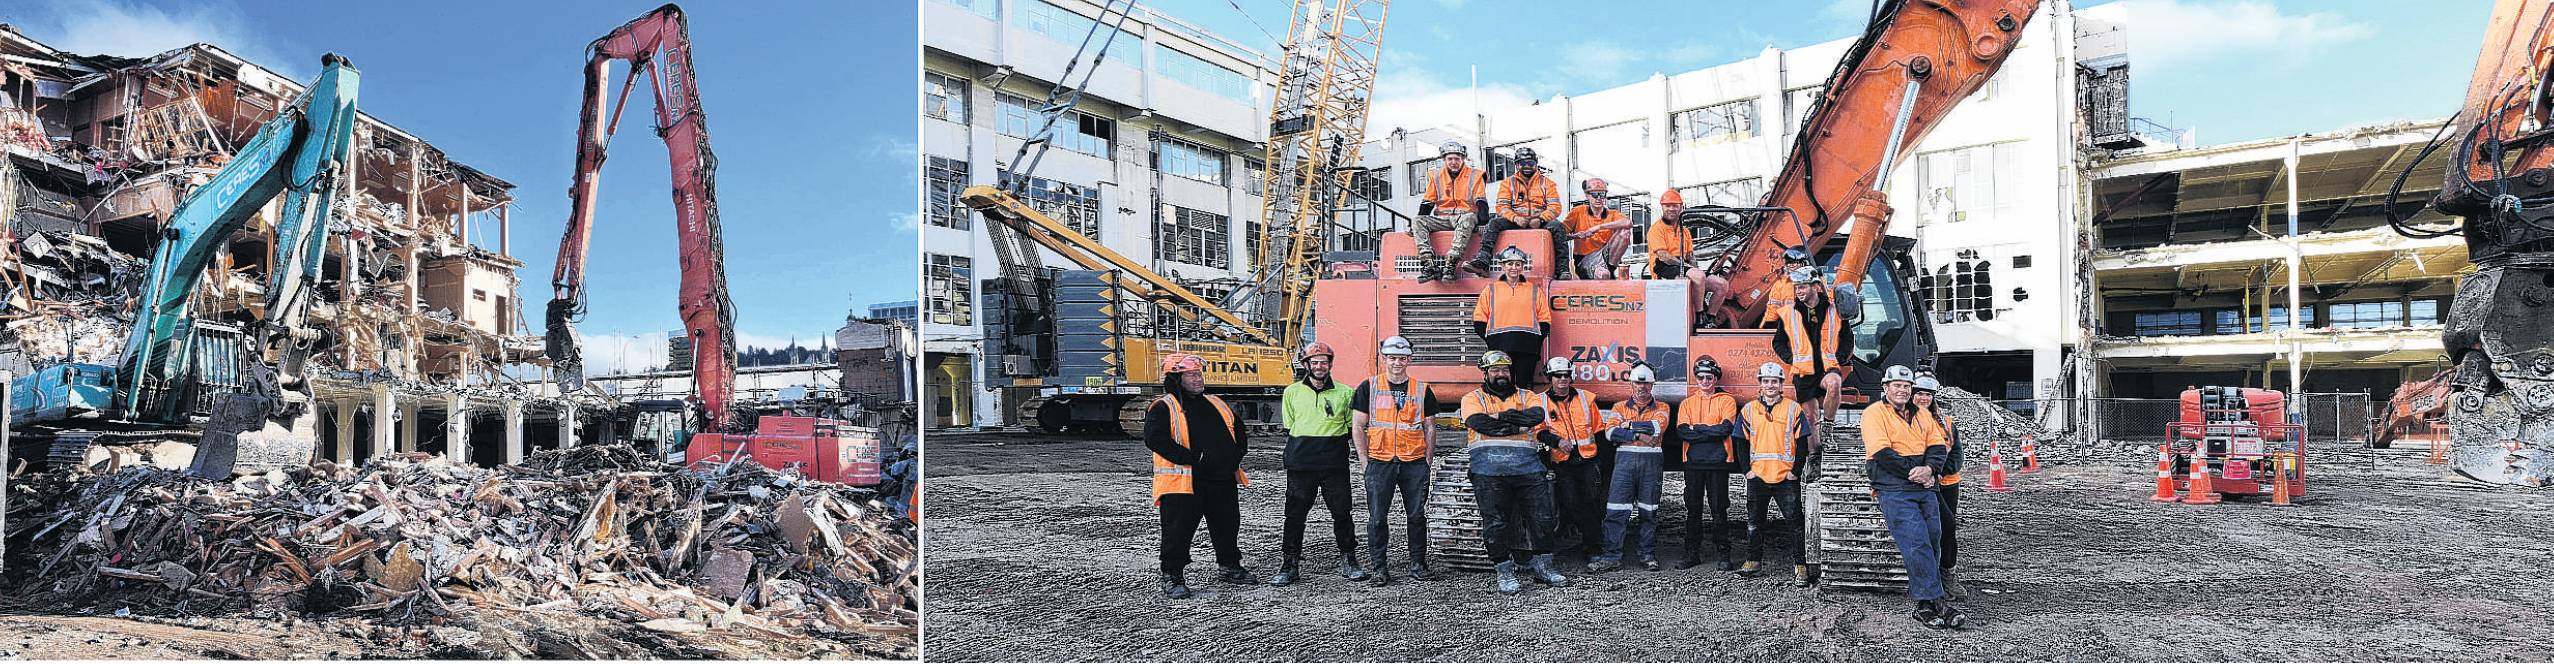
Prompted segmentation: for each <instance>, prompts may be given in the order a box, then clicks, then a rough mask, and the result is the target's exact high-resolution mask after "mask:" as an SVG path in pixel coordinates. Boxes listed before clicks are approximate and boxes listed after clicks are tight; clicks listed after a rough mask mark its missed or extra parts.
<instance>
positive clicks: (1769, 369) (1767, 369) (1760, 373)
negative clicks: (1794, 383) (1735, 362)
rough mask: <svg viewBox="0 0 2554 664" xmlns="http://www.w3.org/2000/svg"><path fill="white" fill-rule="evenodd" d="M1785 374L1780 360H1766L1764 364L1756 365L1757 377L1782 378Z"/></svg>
mask: <svg viewBox="0 0 2554 664" xmlns="http://www.w3.org/2000/svg"><path fill="white" fill-rule="evenodd" d="M1784 375H1785V374H1784V373H1783V370H1782V363H1779V362H1766V363H1765V364H1764V365H1763V366H1759V367H1756V377H1757V378H1781V377H1783V376H1784Z"/></svg>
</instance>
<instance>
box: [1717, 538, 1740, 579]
mask: <svg viewBox="0 0 2554 664" xmlns="http://www.w3.org/2000/svg"><path fill="white" fill-rule="evenodd" d="M1734 569H1738V562H1737V561H1736V560H1735V559H1733V558H1730V557H1729V545H1728V544H1722V545H1720V571H1723V572H1727V571H1730V570H1734Z"/></svg>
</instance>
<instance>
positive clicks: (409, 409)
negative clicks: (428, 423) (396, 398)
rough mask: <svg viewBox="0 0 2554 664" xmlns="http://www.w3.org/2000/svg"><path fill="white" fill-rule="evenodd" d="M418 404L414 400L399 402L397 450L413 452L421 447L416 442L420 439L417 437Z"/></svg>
mask: <svg viewBox="0 0 2554 664" xmlns="http://www.w3.org/2000/svg"><path fill="white" fill-rule="evenodd" d="M418 405H419V404H418V403H417V402H415V401H407V402H402V403H400V404H399V451H401V452H415V451H417V450H418V448H420V447H423V446H422V445H419V444H418V441H419V440H420V439H419V438H418V437H417V420H418V417H417V411H418V408H417V406H418Z"/></svg>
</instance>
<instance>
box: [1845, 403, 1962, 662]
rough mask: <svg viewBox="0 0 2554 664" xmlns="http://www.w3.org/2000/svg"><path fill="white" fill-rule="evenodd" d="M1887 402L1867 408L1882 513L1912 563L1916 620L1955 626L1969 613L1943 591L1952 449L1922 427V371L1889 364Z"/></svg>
mask: <svg viewBox="0 0 2554 664" xmlns="http://www.w3.org/2000/svg"><path fill="white" fill-rule="evenodd" d="M1880 397H1881V400H1880V401H1879V402H1878V403H1874V404H1871V407H1869V408H1865V409H1863V411H1862V455H1863V465H1864V468H1865V469H1866V470H1867V471H1868V472H1869V473H1870V476H1871V489H1872V491H1874V492H1877V493H1878V494H1879V495H1880V516H1881V518H1882V519H1883V520H1885V521H1887V522H1888V525H1889V537H1890V539H1894V540H1897V544H1898V558H1899V560H1901V561H1902V562H1903V563H1904V564H1905V565H1906V568H1907V596H1908V597H1909V598H1911V599H1914V600H1915V602H1916V608H1915V618H1916V621H1917V622H1921V623H1924V625H1925V626H1926V627H1933V628H1936V629H1952V628H1956V627H1959V626H1961V625H1964V624H1967V622H1968V619H1967V617H1965V616H1963V615H1961V613H1960V610H1959V609H1958V608H1955V607H1953V606H1951V602H1950V599H1949V597H1948V594H1949V593H1948V592H1946V591H1945V590H1943V588H1942V560H1941V556H1940V553H1941V549H1940V548H1939V546H1940V543H1941V540H1942V494H1941V493H1940V489H1941V482H1942V479H1941V478H1942V472H1943V471H1944V470H1945V469H1946V468H1947V467H1948V466H1949V462H1950V458H1949V457H1950V451H1951V450H1950V447H1949V446H1947V445H1943V444H1942V443H1940V442H1938V441H1936V440H1934V436H1933V433H1932V432H1929V431H1926V430H1925V429H1926V428H1925V427H1924V426H1923V425H1922V424H1920V422H1922V421H1923V416H1922V415H1921V414H1919V413H1918V412H1917V411H1916V406H1915V371H1914V370H1912V369H1908V368H1906V367H1905V366H1892V367H1889V370H1888V372H1887V373H1884V374H1882V378H1881V388H1880Z"/></svg>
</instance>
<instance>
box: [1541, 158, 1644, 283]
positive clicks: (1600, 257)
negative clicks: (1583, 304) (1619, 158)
mask: <svg viewBox="0 0 2554 664" xmlns="http://www.w3.org/2000/svg"><path fill="white" fill-rule="evenodd" d="M1607 190H1608V187H1607V186H1606V184H1605V179H1604V178H1588V179H1587V181H1585V182H1581V183H1579V191H1580V192H1581V193H1583V194H1586V195H1587V200H1584V201H1581V202H1580V204H1579V205H1578V206H1577V207H1572V208H1570V215H1569V216H1568V217H1566V218H1564V219H1562V226H1563V227H1565V228H1567V229H1569V239H1570V242H1571V244H1572V246H1571V248H1570V255H1571V256H1572V257H1573V258H1574V260H1572V261H1571V262H1570V264H1569V265H1568V266H1567V267H1572V268H1575V269H1577V270H1578V274H1577V275H1576V276H1581V277H1586V278H1589V279H1612V278H1614V269H1615V268H1616V267H1617V265H1616V263H1619V262H1621V261H1622V260H1623V250H1625V249H1628V248H1630V247H1631V246H1632V234H1630V233H1625V232H1623V231H1626V230H1631V228H1632V218H1631V217H1626V216H1623V211H1622V210H1617V209H1614V202H1613V201H1612V200H1611V199H1608V198H1606V197H1605V192H1606V191H1607ZM1558 253H1559V250H1558V249H1555V250H1554V254H1555V255H1558Z"/></svg>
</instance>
